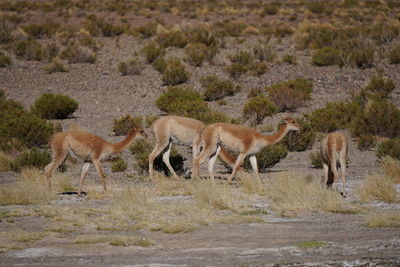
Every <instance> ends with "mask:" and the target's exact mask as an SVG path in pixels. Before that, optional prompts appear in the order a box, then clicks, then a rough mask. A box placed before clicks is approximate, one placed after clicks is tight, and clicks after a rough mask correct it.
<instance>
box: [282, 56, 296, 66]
mask: <svg viewBox="0 0 400 267" xmlns="http://www.w3.org/2000/svg"><path fill="white" fill-rule="evenodd" d="M282 62H285V63H287V64H290V65H297V60H296V56H295V55H290V54H285V55H283V57H282Z"/></svg>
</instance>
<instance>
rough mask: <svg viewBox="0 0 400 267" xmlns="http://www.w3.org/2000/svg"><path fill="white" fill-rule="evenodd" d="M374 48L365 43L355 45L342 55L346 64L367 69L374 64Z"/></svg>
mask: <svg viewBox="0 0 400 267" xmlns="http://www.w3.org/2000/svg"><path fill="white" fill-rule="evenodd" d="M374 54H375V49H374V47H371V46H369V45H367V44H363V45H355V46H353V47H352V49H350V50H347V51H345V54H344V57H345V58H346V61H347V62H348V65H351V66H354V67H358V68H359V69H367V68H371V67H373V66H374Z"/></svg>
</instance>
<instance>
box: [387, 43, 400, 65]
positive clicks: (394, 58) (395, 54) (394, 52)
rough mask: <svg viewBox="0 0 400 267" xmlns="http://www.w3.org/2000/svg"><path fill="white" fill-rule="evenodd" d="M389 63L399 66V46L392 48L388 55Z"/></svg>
mask: <svg viewBox="0 0 400 267" xmlns="http://www.w3.org/2000/svg"><path fill="white" fill-rule="evenodd" d="M388 58H389V63H390V64H399V63H400V45H397V46H395V47H393V48H392V49H391V50H390V51H389V53H388Z"/></svg>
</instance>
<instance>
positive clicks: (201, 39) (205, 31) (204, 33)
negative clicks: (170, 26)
mask: <svg viewBox="0 0 400 267" xmlns="http://www.w3.org/2000/svg"><path fill="white" fill-rule="evenodd" d="M185 33H186V36H187V38H188V40H189V41H190V42H192V43H202V44H204V45H206V46H208V47H215V46H217V45H218V39H217V38H216V37H215V35H214V33H213V32H212V31H211V30H210V27H209V26H208V25H206V24H196V25H192V26H190V27H188V28H187V29H186V31H185Z"/></svg>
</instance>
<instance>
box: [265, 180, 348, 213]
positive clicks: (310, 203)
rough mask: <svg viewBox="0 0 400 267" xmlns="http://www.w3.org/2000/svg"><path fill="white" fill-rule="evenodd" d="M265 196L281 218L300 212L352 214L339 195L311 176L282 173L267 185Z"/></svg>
mask: <svg viewBox="0 0 400 267" xmlns="http://www.w3.org/2000/svg"><path fill="white" fill-rule="evenodd" d="M266 186H267V196H268V197H270V198H271V199H272V202H273V203H272V207H273V208H274V209H276V210H278V211H279V212H280V213H281V215H282V216H294V215H296V214H297V213H299V212H302V211H307V210H308V211H329V212H338V213H354V212H355V210H354V208H353V207H350V205H349V204H347V203H346V202H345V201H344V200H343V198H342V196H340V194H339V193H338V192H336V191H334V190H332V189H328V188H326V186H324V185H323V184H322V183H321V181H319V180H318V179H315V178H314V177H312V176H299V175H298V174H293V173H282V174H278V175H277V176H276V177H274V178H272V179H271V180H270V181H269V182H268V183H267V185H266Z"/></svg>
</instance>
